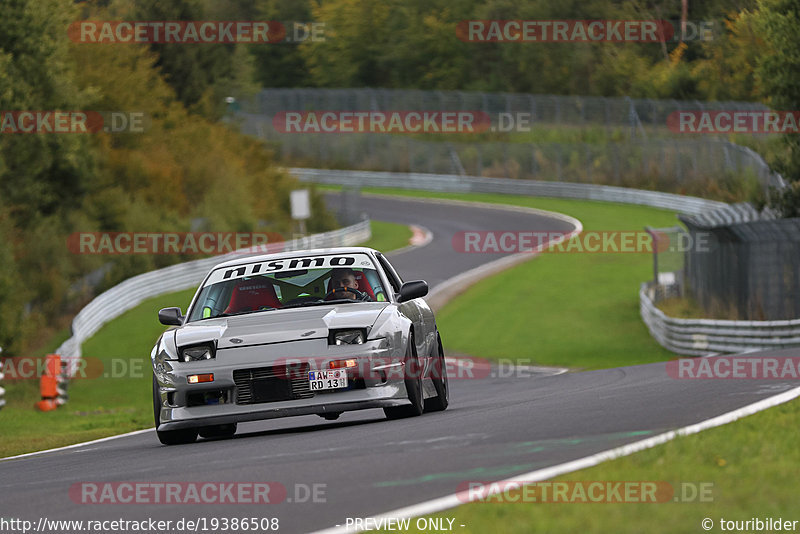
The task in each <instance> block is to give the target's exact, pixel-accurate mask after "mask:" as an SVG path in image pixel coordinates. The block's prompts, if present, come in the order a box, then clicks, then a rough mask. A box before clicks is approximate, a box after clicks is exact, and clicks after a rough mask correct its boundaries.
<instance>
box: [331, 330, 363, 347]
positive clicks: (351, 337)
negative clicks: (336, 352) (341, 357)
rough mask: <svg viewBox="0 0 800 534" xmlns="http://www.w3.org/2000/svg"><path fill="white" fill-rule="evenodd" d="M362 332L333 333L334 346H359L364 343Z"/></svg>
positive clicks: (340, 331)
mask: <svg viewBox="0 0 800 534" xmlns="http://www.w3.org/2000/svg"><path fill="white" fill-rule="evenodd" d="M364 337H365V336H364V331H363V330H339V331H338V332H334V333H333V344H334V345H361V344H362V343H364Z"/></svg>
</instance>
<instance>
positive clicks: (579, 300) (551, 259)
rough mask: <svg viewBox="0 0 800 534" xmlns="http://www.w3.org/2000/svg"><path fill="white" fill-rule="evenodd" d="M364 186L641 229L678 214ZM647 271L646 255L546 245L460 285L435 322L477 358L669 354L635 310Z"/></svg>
mask: <svg viewBox="0 0 800 534" xmlns="http://www.w3.org/2000/svg"><path fill="white" fill-rule="evenodd" d="M363 191H364V192H368V193H369V192H374V193H383V194H393V195H394V194H396V195H403V196H414V197H416V196H425V197H430V198H453V199H459V200H474V201H481V202H493V203H498V204H513V205H518V206H528V207H532V208H539V209H545V210H549V211H556V212H560V213H565V214H567V215H571V216H573V217H576V218H577V219H579V220H580V221H581V222H582V223H583V226H584V229H585V230H598V231H605V230H609V231H613V230H637V231H641V230H643V229H644V227H645V226H646V225H647V226H654V227H666V226H674V225H675V224H676V223H677V218H676V217H675V214H674V213H672V212H669V211H665V210H659V209H655V208H650V207H645V206H634V205H629V204H613V203H608V202H590V201H583V200H563V199H554V198H533V197H523V196H513V195H495V194H473V193H463V194H448V193H429V192H418V191H406V190H395V189H377V188H376V189H364V190H363ZM497 230H503V228H498V229H497ZM401 274H402V273H401ZM649 278H652V256H651V255H650V254H645V253H642V254H630V253H628V254H614V253H608V254H589V253H583V254H577V253H545V254H542V255H540V257H538V258H536V259H535V260H533V261H530V262H526V263H524V264H522V265H519V266H517V267H514V268H512V269H509V270H507V271H504V272H502V273H500V274H498V275H496V276H493V277H491V278H489V279H486V280H483V281H481V282H479V283H478V284H477V285H475V286H473V287H472V288H470V289H468V290H466V291H465V292H464V293H462V294H461V295H459V296H458V297H456V298H455V299H454V300H452V301H451V302H450V303H448V304H447V305H446V306H445V307H444V309H442V310H440V312H439V313H438V315H437V323H438V324H439V329H440V331H441V333H442V339H443V340H444V343H445V346H446V347H447V349H448V350H449V351H453V352H458V353H464V354H472V355H475V356H481V357H485V358H503V359H511V360H518V361H521V362H524V363H536V364H540V365H556V366H565V367H572V368H585V369H597V368H603V367H617V366H622V365H635V364H640V363H650V362H654V361H663V360H667V359H670V358H673V357H674V355H673V354H672V353H671V352H669V351H667V350H666V349H664V348H662V347H661V346H660V345H658V344H657V343H656V342H655V341H654V340H653V339H652V338H651V337H650V334H649V332H648V331H647V328H646V327H645V326H644V323H643V322H642V320H641V318H640V316H639V297H638V292H639V284H640V283H641V282H643V281H645V280H647V279H649Z"/></svg>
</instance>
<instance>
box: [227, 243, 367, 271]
mask: <svg viewBox="0 0 800 534" xmlns="http://www.w3.org/2000/svg"><path fill="white" fill-rule="evenodd" d="M359 252H360V253H368V254H369V253H376V252H378V251H377V250H375V249H374V248H369V247H334V248H313V249H304V250H290V251H287V252H278V253H275V254H262V255H260V256H243V257H241V258H237V259H235V260H229V261H225V262H222V263H218V264H217V265H215V266H214V267H213V268H212V269H211V270H212V271H213V270H215V269H219V268H222V267H235V266H237V265H244V264H248V263H261V262H265V261H271V260H284V259H290V258H301V257H305V256H322V255H330V254H355V253H359Z"/></svg>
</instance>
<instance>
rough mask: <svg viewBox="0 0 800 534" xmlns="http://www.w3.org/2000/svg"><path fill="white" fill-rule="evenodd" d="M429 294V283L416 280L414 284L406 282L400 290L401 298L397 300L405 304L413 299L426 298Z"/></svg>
mask: <svg viewBox="0 0 800 534" xmlns="http://www.w3.org/2000/svg"><path fill="white" fill-rule="evenodd" d="M427 294H428V282H426V281H425V280H414V281H413V282H406V283H405V284H403V286H402V287H401V288H400V296H399V297H398V298H397V301H398V302H405V301H407V300H411V299H417V298H419V297H424V296H425V295H427Z"/></svg>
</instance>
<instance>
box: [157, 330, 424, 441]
mask: <svg viewBox="0 0 800 534" xmlns="http://www.w3.org/2000/svg"><path fill="white" fill-rule="evenodd" d="M403 353H404V351H398V350H396V349H395V348H394V347H392V346H391V345H390V343H389V341H388V340H387V339H378V340H373V341H367V342H366V343H364V344H362V345H340V346H331V345H328V343H327V339H310V340H303V341H293V342H289V343H277V344H272V345H261V346H250V347H236V348H229V349H222V350H218V351H217V354H216V358H215V359H212V360H205V361H198V362H181V361H176V360H167V359H164V358H161V357H159V356H156V358H155V359H154V361H153V369H154V373H155V377H156V382H157V388H158V390H157V399H158V401H160V412H159V415H160V422H161V424H160V425H159V428H158V429H159V430H175V429H179V428H189V427H200V426H210V425H218V424H227V423H237V422H244V421H256V420H261V419H273V418H278V417H289V416H296V415H310V414H320V415H324V414H329V413H338V412H344V411H351V410H360V409H367V408H381V407H388V406H399V405H402V404H407V403H408V396H407V392H406V388H405V384H404V381H403V379H402V376H403V357H402V354H403ZM340 359H355V360H356V361H357V362H358V364H357V366H356V367H355V368H353V369H350V370H348V377H349V382H350V384H351V387H350V388H348V389H341V390H324V391H321V392H314V393H310V392H305V393H304V397H305V398H292V399H287V400H273V401H269V402H253V401H252V399H248V398H246V396H245V395H243V394H242V393H243V390H242V381H241V375H242V371H248V370H251V371H256V370H263V369H264V368H267V367H271V368H274V369H278V368H282V366H286V365H290V366H291V365H294V366H297V364H298V362H306V361H310V364H311V366H312V367H311V369H312V370H313V369H316V368H325V367H323V366H325V365H327V362H328V361H329V360H340ZM294 368H295V369H296V367H294ZM235 371H239V375H238V376H239V383H238V384H237V382H236V380H235V377H234V372H235ZM207 373H213V375H214V381H213V382H206V383H200V384H189V383H188V379H187V377H188V376H189V375H195V374H207ZM293 376H294V377H295V380H300V381H302V377H301V378H299V379H298V378H297V377H298V375H297V373H295V374H294V375H293ZM289 379H290V378H289V376H288V375H286V374H284V375H283V380H289ZM306 381H307V378H306ZM355 385H357V386H358V387H354V386H355ZM284 387H285V386H284ZM198 399H201V400H200V401H198ZM203 399H205V400H203ZM243 402H249V403H248V404H243Z"/></svg>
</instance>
